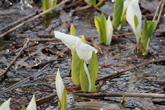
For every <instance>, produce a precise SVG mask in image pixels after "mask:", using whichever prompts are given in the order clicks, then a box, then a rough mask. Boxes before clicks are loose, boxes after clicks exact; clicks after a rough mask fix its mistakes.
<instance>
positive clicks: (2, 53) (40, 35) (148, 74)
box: [0, 1, 165, 110]
mask: <svg viewBox="0 0 165 110" xmlns="http://www.w3.org/2000/svg"><path fill="white" fill-rule="evenodd" d="M146 3H148V4H149V3H150V2H146ZM158 3H159V2H158V1H157V2H156V1H155V5H154V4H152V5H154V6H155V7H156V6H157V4H158ZM36 5H37V7H38V8H32V9H30V8H28V7H26V8H25V9H24V10H21V8H20V5H19V4H18V3H15V2H14V3H13V5H12V6H11V7H8V8H4V7H3V8H2V7H1V8H0V27H1V28H4V27H5V26H8V24H10V23H12V22H14V21H16V20H19V19H21V18H23V17H24V16H26V15H29V14H32V13H35V12H36V11H37V10H40V9H41V3H40V2H39V3H37V4H36ZM64 6H65V5H62V6H61V7H60V8H57V9H56V16H55V17H53V18H52V19H51V20H49V22H48V21H44V20H43V16H42V17H39V18H38V19H36V20H34V21H32V22H29V23H27V24H26V25H24V26H22V27H20V28H18V29H16V30H15V31H13V32H11V33H10V34H8V35H7V36H5V37H3V38H1V39H0V73H1V74H2V73H3V72H4V71H5V69H6V68H7V66H9V65H10V63H11V62H12V60H13V59H14V58H15V57H16V55H17V54H18V52H19V51H20V50H21V48H22V47H23V46H24V44H25V43H26V42H27V39H26V38H29V39H30V41H29V43H28V45H27V47H26V48H25V49H24V50H23V51H22V53H21V55H20V56H19V57H18V59H17V60H16V61H15V62H14V64H13V65H12V66H11V67H10V68H9V70H8V72H7V73H6V74H5V75H3V76H2V77H0V103H2V102H4V101H6V100H7V99H8V98H10V97H11V98H12V100H11V108H12V110H18V109H20V108H21V105H25V104H27V103H28V102H29V101H30V99H31V97H32V95H33V94H35V96H36V100H37V99H41V98H43V97H46V96H49V95H53V94H55V93H56V89H55V77H56V72H57V69H58V68H60V72H61V76H62V78H63V81H64V84H65V86H66V87H72V86H73V84H72V80H71V73H70V66H71V53H70V51H69V49H67V47H66V46H65V45H63V43H62V42H61V41H59V40H57V39H55V38H54V36H53V32H54V31H55V30H56V31H61V32H65V33H68V34H70V33H69V31H70V30H69V26H70V24H73V25H74V26H75V27H76V34H77V36H78V37H80V36H81V35H84V36H85V37H87V38H89V39H87V43H88V44H90V45H93V46H94V43H92V40H91V38H93V39H94V42H95V43H96V45H97V49H98V54H97V55H98V60H99V73H98V78H101V77H104V76H107V75H110V74H114V73H116V72H118V71H122V70H124V69H127V68H130V67H133V66H135V65H137V64H141V63H143V62H145V61H149V60H156V59H161V58H165V34H164V33H154V34H153V37H152V40H151V46H150V48H149V55H148V56H147V57H146V56H143V55H138V54H136V53H135V48H136V42H135V36H134V35H130V36H121V37H113V40H112V43H111V45H110V47H107V46H104V45H100V44H99V39H98V36H99V35H98V32H97V30H96V28H95V26H94V16H100V12H98V11H96V10H93V9H91V10H88V11H85V12H76V13H75V12H74V11H75V10H76V9H72V10H71V9H65V10H63V8H64ZM109 7H111V8H109ZM112 7H113V3H111V2H109V1H108V2H106V3H105V4H104V5H103V6H102V7H101V8H100V9H101V10H109V11H106V12H107V13H108V14H110V15H111V16H112V15H113V8H112ZM144 7H145V6H144V5H141V8H142V10H143V11H144V10H147V11H148V12H149V10H151V9H147V8H146V9H144ZM146 13H147V12H144V13H143V19H144V17H147V18H148V19H149V18H150V17H151V16H147V14H146ZM149 13H150V14H152V15H154V12H153V11H151V12H149ZM151 18H152V17H151ZM20 22H22V21H20ZM164 24H165V21H164V16H163V15H162V16H161V19H160V23H159V25H158V27H157V31H161V30H165V27H164V26H165V25H164ZM14 26H15V25H14ZM14 26H9V27H8V28H6V29H3V30H1V31H0V34H2V33H3V32H6V31H7V30H9V28H11V27H14ZM131 32H132V29H131V27H130V26H129V24H126V25H125V26H124V28H123V31H114V35H116V34H124V33H131ZM43 39H44V41H43ZM48 39H50V41H49V40H48ZM103 64H104V66H103ZM108 64H111V65H110V67H109V66H108V67H107V66H105V65H108ZM164 64H165V63H164V62H158V63H151V64H147V65H144V66H141V67H139V68H135V69H132V70H129V71H127V72H125V73H124V74H123V75H121V76H120V77H117V78H113V79H108V80H106V82H105V83H104V85H103V86H102V87H101V89H100V91H99V92H100V93H110V92H129V93H159V94H165V90H164V89H165V87H164V86H165V67H164ZM47 65H48V66H47ZM45 66H47V67H46V68H45V69H44V70H43V71H41V70H42V68H44V67H45ZM39 71H41V73H38V72H39ZM34 74H35V76H32V77H29V76H31V75H34ZM28 77H29V78H28ZM26 78H27V80H25V79H26ZM23 80H25V81H23ZM19 82H22V83H19ZM13 85H14V86H13ZM10 87H12V88H10ZM67 97H68V99H67V103H68V104H67V107H68V109H69V110H75V109H76V110H95V109H96V110H97V109H101V108H102V109H105V110H107V109H110V110H111V109H114V110H121V109H123V110H125V109H126V110H141V109H143V110H158V109H159V110H163V109H165V100H164V99H160V98H136V97H135V98H129V97H126V107H125V108H123V107H122V106H121V105H120V102H121V100H122V98H115V97H104V98H96V97H95V98H87V97H79V96H76V95H73V93H72V92H69V91H68V96H67ZM57 102H58V100H57V97H56V96H53V97H52V98H49V100H44V102H39V103H37V104H38V110H56V109H57V108H58V105H57Z"/></svg>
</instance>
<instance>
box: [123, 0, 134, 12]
mask: <svg viewBox="0 0 165 110" xmlns="http://www.w3.org/2000/svg"><path fill="white" fill-rule="evenodd" d="M131 1H132V0H125V1H124V7H123V13H122V14H124V11H125V9H126V8H128V5H129V4H130V3H131Z"/></svg>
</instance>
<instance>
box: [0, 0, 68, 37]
mask: <svg viewBox="0 0 165 110" xmlns="http://www.w3.org/2000/svg"><path fill="white" fill-rule="evenodd" d="M67 1H69V0H64V1H62V2H61V3H60V4H58V5H56V6H54V7H53V8H50V9H48V10H46V11H44V12H42V13H40V14H38V15H36V16H34V17H33V18H30V19H29V20H26V21H25V22H23V23H21V24H19V25H17V26H15V27H14V28H12V29H10V30H8V31H7V32H5V33H3V34H1V35H0V38H2V37H4V36H6V35H7V34H9V33H10V32H12V31H14V30H16V29H17V28H19V27H21V26H23V25H25V24H26V23H28V22H31V21H33V20H35V19H37V18H39V17H40V16H42V15H44V14H46V13H48V12H49V11H52V10H54V9H56V8H57V7H59V6H61V5H63V4H64V3H66V2H67Z"/></svg>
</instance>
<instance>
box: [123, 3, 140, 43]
mask: <svg viewBox="0 0 165 110" xmlns="http://www.w3.org/2000/svg"><path fill="white" fill-rule="evenodd" d="M138 1H139V0H132V1H131V2H130V3H129V5H128V8H127V12H126V19H127V22H128V23H129V24H130V25H131V27H132V29H133V32H134V33H135V36H136V41H137V44H138V43H139V41H140V37H141V19H142V14H141V10H140V8H139V4H138Z"/></svg>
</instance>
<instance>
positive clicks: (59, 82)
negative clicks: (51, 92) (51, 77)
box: [56, 69, 64, 102]
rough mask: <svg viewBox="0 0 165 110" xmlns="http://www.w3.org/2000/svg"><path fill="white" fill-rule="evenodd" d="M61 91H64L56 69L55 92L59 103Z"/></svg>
mask: <svg viewBox="0 0 165 110" xmlns="http://www.w3.org/2000/svg"><path fill="white" fill-rule="evenodd" d="M63 90H64V84H63V81H62V78H61V76H60V71H59V69H58V71H57V76H56V91H57V96H58V98H59V101H60V102H62V93H63Z"/></svg>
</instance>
